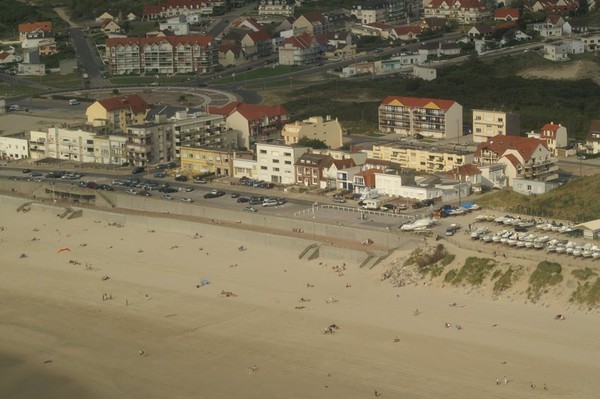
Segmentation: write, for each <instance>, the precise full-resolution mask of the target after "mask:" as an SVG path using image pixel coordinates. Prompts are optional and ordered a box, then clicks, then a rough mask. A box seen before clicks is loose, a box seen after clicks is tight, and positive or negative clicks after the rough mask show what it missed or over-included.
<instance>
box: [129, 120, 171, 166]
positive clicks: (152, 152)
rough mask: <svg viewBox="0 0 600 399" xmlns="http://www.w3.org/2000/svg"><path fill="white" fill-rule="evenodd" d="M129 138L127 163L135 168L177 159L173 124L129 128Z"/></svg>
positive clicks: (165, 123) (159, 123) (149, 124)
mask: <svg viewBox="0 0 600 399" xmlns="http://www.w3.org/2000/svg"><path fill="white" fill-rule="evenodd" d="M125 135H126V137H127V161H128V162H129V163H130V164H131V165H135V166H147V165H150V164H154V163H159V162H168V161H172V160H173V159H174V158H175V141H174V131H173V124H172V123H169V122H162V123H161V122H158V123H154V122H152V123H148V122H147V123H144V124H143V125H139V126H129V127H127V131H126V133H125Z"/></svg>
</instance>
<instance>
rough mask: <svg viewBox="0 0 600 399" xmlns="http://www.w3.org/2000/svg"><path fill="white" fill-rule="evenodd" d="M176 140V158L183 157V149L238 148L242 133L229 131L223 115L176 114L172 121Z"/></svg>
mask: <svg viewBox="0 0 600 399" xmlns="http://www.w3.org/2000/svg"><path fill="white" fill-rule="evenodd" d="M170 123H171V124H172V126H173V128H172V130H173V138H174V140H175V146H174V150H175V158H177V159H179V158H180V157H181V147H206V146H221V147H225V148H232V149H235V148H238V147H239V146H238V139H239V138H240V136H241V132H239V131H237V130H233V129H228V127H227V123H226V122H225V118H224V117H223V115H213V114H207V113H204V112H194V113H188V112H187V111H180V112H176V113H175V115H174V116H173V117H172V118H171V119H170Z"/></svg>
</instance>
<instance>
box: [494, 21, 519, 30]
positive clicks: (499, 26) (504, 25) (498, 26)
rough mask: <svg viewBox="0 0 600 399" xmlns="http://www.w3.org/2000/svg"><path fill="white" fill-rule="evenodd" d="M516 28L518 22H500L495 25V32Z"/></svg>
mask: <svg viewBox="0 0 600 399" xmlns="http://www.w3.org/2000/svg"><path fill="white" fill-rule="evenodd" d="M515 26H517V23H516V22H513V21H502V22H498V23H497V24H496V25H494V30H500V29H512V28H514V27H515Z"/></svg>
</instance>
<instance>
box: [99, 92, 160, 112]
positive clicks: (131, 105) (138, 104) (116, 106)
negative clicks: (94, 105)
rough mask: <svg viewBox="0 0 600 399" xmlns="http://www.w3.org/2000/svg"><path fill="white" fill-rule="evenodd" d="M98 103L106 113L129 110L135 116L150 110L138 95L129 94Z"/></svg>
mask: <svg viewBox="0 0 600 399" xmlns="http://www.w3.org/2000/svg"><path fill="white" fill-rule="evenodd" d="M98 102H99V103H100V104H101V105H102V106H103V107H104V109H106V110H107V111H108V112H112V111H118V110H122V109H131V112H133V113H136V114H141V113H145V112H146V111H147V110H149V109H150V106H149V105H148V103H147V102H146V101H145V100H144V99H143V98H142V97H140V96H139V95H138V94H129V95H127V96H119V97H111V98H105V99H103V100H98Z"/></svg>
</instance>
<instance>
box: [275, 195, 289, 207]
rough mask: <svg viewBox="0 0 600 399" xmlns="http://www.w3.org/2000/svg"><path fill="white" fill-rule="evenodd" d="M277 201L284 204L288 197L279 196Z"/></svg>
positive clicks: (278, 203)
mask: <svg viewBox="0 0 600 399" xmlns="http://www.w3.org/2000/svg"><path fill="white" fill-rule="evenodd" d="M276 201H277V205H283V204H285V203H287V199H285V198H282V197H279V198H277V200H276Z"/></svg>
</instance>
